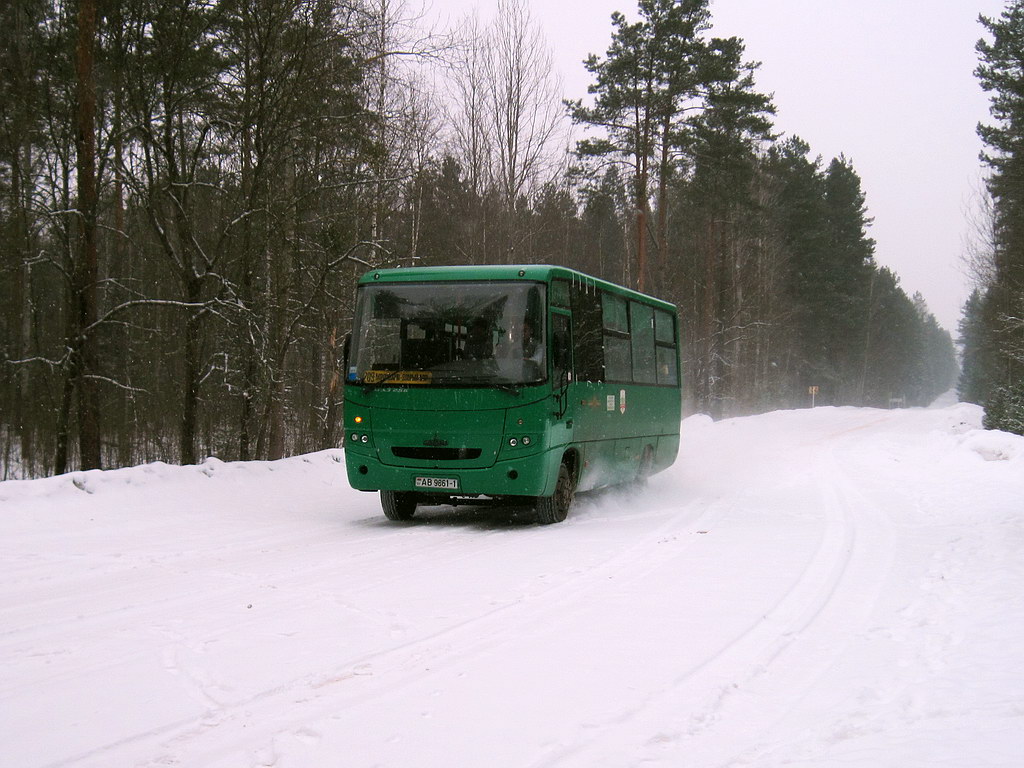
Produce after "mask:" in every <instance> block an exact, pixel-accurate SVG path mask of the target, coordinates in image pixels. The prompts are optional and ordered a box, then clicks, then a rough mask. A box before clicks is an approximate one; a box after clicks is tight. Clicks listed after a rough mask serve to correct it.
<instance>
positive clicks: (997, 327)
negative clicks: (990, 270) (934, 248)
mask: <svg viewBox="0 0 1024 768" xmlns="http://www.w3.org/2000/svg"><path fill="white" fill-rule="evenodd" d="M980 21H981V24H982V25H983V26H984V27H985V29H986V31H987V32H988V33H990V34H991V35H992V40H991V41H989V40H986V39H982V40H979V41H978V45H977V50H978V54H979V55H980V58H981V63H980V64H979V66H978V68H977V69H976V70H975V74H976V75H977V77H978V79H979V81H980V83H981V87H982V88H983V89H984V90H985V91H986V92H988V93H990V94H991V97H990V98H991V114H992V117H993V119H994V123H992V124H982V125H979V126H978V133H979V135H980V136H981V138H982V140H983V141H984V142H985V144H986V145H987V147H988V151H987V152H986V153H985V154H984V155H983V156H982V157H983V160H984V161H985V163H986V164H987V165H988V166H989V168H991V171H992V175H991V177H990V178H989V191H990V193H991V194H992V198H993V201H994V216H995V232H996V238H995V239H996V242H995V252H994V254H993V266H994V274H993V276H992V281H991V284H990V285H987V286H985V287H984V288H985V294H984V298H983V305H984V307H985V310H986V311H984V312H982V313H980V315H981V317H982V318H983V320H984V327H983V330H982V334H983V335H984V337H986V338H985V341H984V342H983V343H982V344H980V348H982V349H992V350H994V355H993V357H994V358H995V359H994V360H992V361H991V362H989V361H988V360H986V361H985V362H986V364H987V366H988V370H985V371H983V372H978V371H970V372H967V371H966V370H965V374H967V375H968V376H969V377H970V380H971V381H972V382H973V383H975V384H978V385H981V386H987V387H989V391H988V392H986V393H981V392H977V393H972V394H974V396H975V397H977V398H979V399H981V398H982V396H983V395H984V399H985V401H986V408H988V409H989V410H993V409H994V410H995V411H998V412H999V414H1000V415H999V416H998V417H997V418H990V419H989V420H988V422H987V423H989V424H992V425H994V426H999V425H1001V424H1004V423H1005V425H1006V426H1008V427H1012V426H1013V425H1016V424H1017V423H1018V422H1019V421H1022V420H1024V414H1018V413H1017V411H1016V409H1017V408H1018V404H1019V403H1021V402H1024V75H1022V68H1024V0H1011V2H1009V3H1008V4H1007V7H1006V9H1005V10H1004V11H1003V13H1002V15H1001V16H1000V17H999V19H991V18H988V17H985V16H982V17H981V18H980ZM972 323H973V320H972ZM967 363H968V360H967V359H965V368H966V364H967ZM970 363H971V364H972V365H974V364H975V360H974V359H972V360H970ZM990 406H991V407H990ZM989 415H990V417H991V416H992V414H991V413H990V414H989Z"/></svg>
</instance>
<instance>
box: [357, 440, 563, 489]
mask: <svg viewBox="0 0 1024 768" xmlns="http://www.w3.org/2000/svg"><path fill="white" fill-rule="evenodd" d="M561 456H562V453H561V451H560V450H548V451H543V452H541V453H535V454H531V455H529V456H521V457H517V458H515V459H508V460H505V461H497V462H495V463H494V464H493V465H491V466H490V467H482V468H478V469H464V468H458V469H456V468H445V467H429V468H428V467H402V466H392V465H387V464H382V463H381V462H380V461H379V460H378V459H377V458H376V456H372V455H369V454H363V453H357V452H355V451H353V452H352V453H349V452H348V451H346V452H345V466H346V468H347V470H348V481H349V484H350V485H351V486H352V487H353V488H355V489H356V490H359V491H400V492H402V491H414V492H419V493H425V494H429V495H440V496H446V495H447V496H550V495H551V494H552V493H554V491H555V482H556V481H557V479H558V465H559V463H560V462H561Z"/></svg>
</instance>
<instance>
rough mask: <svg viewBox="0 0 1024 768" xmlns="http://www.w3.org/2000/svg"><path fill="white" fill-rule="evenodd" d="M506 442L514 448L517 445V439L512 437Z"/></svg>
mask: <svg viewBox="0 0 1024 768" xmlns="http://www.w3.org/2000/svg"><path fill="white" fill-rule="evenodd" d="M508 444H509V445H511V446H512V447H513V448H515V447H516V446H517V445H519V441H518V440H516V439H515V438H514V437H513V438H512V439H511V440H509V441H508Z"/></svg>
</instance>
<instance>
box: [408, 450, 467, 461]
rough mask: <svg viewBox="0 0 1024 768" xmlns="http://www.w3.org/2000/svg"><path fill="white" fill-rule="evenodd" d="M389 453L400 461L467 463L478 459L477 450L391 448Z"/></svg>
mask: <svg viewBox="0 0 1024 768" xmlns="http://www.w3.org/2000/svg"><path fill="white" fill-rule="evenodd" d="M391 453H393V454H394V455H395V456H397V457H398V458H400V459H419V460H420V461H469V460H472V459H478V458H480V449H479V448H416V447H398V448H392V449H391Z"/></svg>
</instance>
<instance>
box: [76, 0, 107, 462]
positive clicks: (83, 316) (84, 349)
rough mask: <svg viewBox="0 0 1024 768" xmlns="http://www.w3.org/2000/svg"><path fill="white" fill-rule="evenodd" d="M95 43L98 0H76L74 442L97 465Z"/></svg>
mask: <svg viewBox="0 0 1024 768" xmlns="http://www.w3.org/2000/svg"><path fill="white" fill-rule="evenodd" d="M95 43H96V0H79V4H78V44H77V48H76V52H75V73H76V76H77V117H78V120H77V123H78V125H77V131H76V136H75V150H76V154H77V157H78V209H79V211H78V213H79V216H78V226H79V231H78V262H77V264H76V269H75V299H76V305H77V307H76V308H77V313H78V337H77V339H76V340H75V344H76V346H77V349H78V357H79V365H78V368H77V370H78V385H77V389H78V444H79V453H80V457H79V458H80V462H81V466H82V468H83V469H97V468H99V467H100V466H101V464H102V457H101V455H100V414H99V397H98V392H97V387H96V380H95V378H94V376H95V374H96V372H97V370H98V360H97V344H96V333H95V328H94V327H93V326H94V324H95V323H96V319H97V309H96V290H97V288H96V286H97V276H98V271H99V270H98V266H97V252H96V201H97V192H96V128H95V124H96V84H95V72H94V67H93V52H94V51H93V49H94V47H95Z"/></svg>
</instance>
